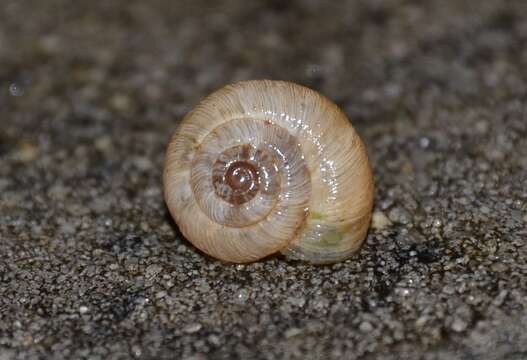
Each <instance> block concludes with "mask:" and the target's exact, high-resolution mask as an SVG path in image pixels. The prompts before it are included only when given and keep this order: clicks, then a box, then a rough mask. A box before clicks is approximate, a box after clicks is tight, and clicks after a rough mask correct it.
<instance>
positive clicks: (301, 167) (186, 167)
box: [163, 80, 373, 264]
mask: <svg viewBox="0 0 527 360" xmlns="http://www.w3.org/2000/svg"><path fill="white" fill-rule="evenodd" d="M163 181H164V194H165V200H166V203H167V205H168V208H169V210H170V213H171V214H172V216H173V217H174V219H175V221H176V223H177V224H178V226H179V229H180V231H181V232H182V234H183V235H184V236H185V237H186V238H187V239H188V240H190V241H191V242H192V243H193V244H194V245H195V246H196V247H198V248H199V249H201V250H202V251H204V252H205V253H207V254H209V255H211V256H213V257H216V258H219V259H222V260H225V261H229V262H239V263H242V262H250V261H255V260H258V259H261V258H263V257H266V256H268V255H270V254H273V253H275V252H279V251H280V252H282V253H283V254H285V255H286V256H287V257H289V258H294V259H301V260H305V261H308V262H311V263H315V264H321V263H332V262H337V261H341V260H344V259H346V258H348V257H349V256H350V255H351V254H353V253H354V252H355V251H356V250H357V249H358V248H359V247H360V245H361V243H362V242H363V241H364V238H365V236H366V233H367V230H368V226H369V222H370V218H371V211H372V203H373V181H372V173H371V169H370V166H369V163H368V157H367V154H366V151H365V147H364V144H363V143H362V141H361V140H360V138H359V136H358V135H357V133H356V132H355V130H354V129H353V127H352V126H351V124H350V122H349V121H348V119H347V118H346V116H345V115H344V113H343V112H342V111H340V109H339V108H338V107H337V106H336V105H335V104H334V103H333V102H331V101H330V100H328V99H327V98H325V97H323V96H322V95H320V94H318V93H317V92H315V91H313V90H310V89H308V88H306V87H303V86H300V85H296V84H293V83H289V82H284V81H270V80H253V81H243V82H238V83H235V84H233V85H228V86H226V87H224V88H222V89H220V90H218V91H216V92H214V93H213V94H211V95H210V96H208V97H207V98H205V99H204V100H202V101H201V103H200V104H199V105H197V106H196V107H195V108H194V109H193V110H192V111H191V112H190V113H188V114H187V115H186V116H185V118H184V119H183V121H182V122H181V124H180V125H179V127H178V128H177V130H176V132H175V133H174V135H173V136H172V139H171V141H170V144H169V145H168V149H167V154H166V162H165V169H164V176H163Z"/></svg>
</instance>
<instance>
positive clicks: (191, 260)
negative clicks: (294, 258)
mask: <svg viewBox="0 0 527 360" xmlns="http://www.w3.org/2000/svg"><path fill="white" fill-rule="evenodd" d="M526 45H527V2H526V1H523V0H517V1H503V0H485V1H468V0H466V1H459V0H433V1H426V2H419V1H405V0H387V1H380V0H375V1H369V0H363V1H331V2H328V1H323V0H306V1H276V0H269V1H260V2H258V1H250V2H249V1H242V0H240V1H235V0H231V1H214V2H213V1H208V0H202V1H195V0H194V1H183V0H181V1H168V0H167V1H161V0H156V1H129V0H111V1H104V2H103V1H81V0H79V1H75V2H71V1H66V0H46V1H39V0H34V1H26V0H16V1H15V0H3V1H2V2H1V3H0V108H1V113H0V124H1V125H0V240H1V241H0V254H1V259H0V295H1V296H0V350H1V351H0V359H1V360H8V359H66V358H68V359H106V358H111V359H127V358H138V359H172V358H176V359H186V360H191V359H192V360H198V359H199V360H203V359H278V358H284V359H341V358H345V359H393V360H395V359H426V360H434V359H438V360H439V359H454V360H455V359H467V360H468V359H510V360H512V359H514V360H521V359H527V332H526V331H525V328H526V324H527V260H526V259H527V246H525V240H526V239H527V113H526V111H527V96H526V95H527V50H526V49H527V46H526ZM248 78H275V79H286V80H291V81H296V82H299V83H302V84H305V85H307V86H310V87H312V88H315V89H317V90H319V91H321V92H322V93H324V94H326V95H328V96H329V97H330V98H332V99H334V100H335V101H336V102H337V103H338V104H339V105H340V106H341V107H342V108H343V109H344V111H345V112H346V113H347V114H348V115H349V116H350V117H351V118H352V120H353V123H354V125H355V127H356V128H357V130H358V131H359V132H360V134H361V136H362V137H363V139H364V141H365V143H366V144H367V147H368V151H369V154H370V157H371V160H372V164H373V167H374V172H375V182H376V203H375V222H374V224H373V228H372V230H371V231H370V234H369V236H368V239H367V242H366V244H365V246H364V247H363V248H362V251H361V252H360V253H359V254H357V255H356V256H355V257H353V258H352V259H351V260H348V261H346V262H344V263H340V264H336V265H332V266H323V267H315V266H308V265H305V264H302V263H296V262H289V263H288V262H286V261H285V260H284V259H283V258H281V257H278V256H277V257H271V258H269V259H266V260H265V261H261V262H258V263H254V264H250V265H228V264H224V263H221V262H218V261H215V260H213V259H210V258H208V257H206V256H204V255H202V254H201V253H199V252H198V251H197V250H196V249H194V248H193V247H192V246H191V245H190V244H189V243H188V242H187V241H185V240H184V239H182V238H181V235H180V234H179V233H178V231H177V228H176V226H175V225H174V223H173V221H172V220H171V219H170V217H169V215H168V213H167V210H166V208H165V206H164V203H163V199H162V191H161V184H160V183H161V181H160V178H161V169H162V163H163V158H164V149H165V146H166V144H167V142H168V139H169V136H170V133H171V132H172V131H173V130H174V127H175V125H176V123H177V121H178V119H180V118H181V116H182V115H183V114H185V112H186V111H188V110H189V109H190V108H192V106H193V105H194V104H195V103H196V102H197V101H198V100H199V99H200V98H201V97H203V96H204V95H206V94H207V93H209V92H210V91H211V90H213V89H216V88H218V87H221V86H223V85H224V84H226V83H230V82H232V81H235V80H238V79H248Z"/></svg>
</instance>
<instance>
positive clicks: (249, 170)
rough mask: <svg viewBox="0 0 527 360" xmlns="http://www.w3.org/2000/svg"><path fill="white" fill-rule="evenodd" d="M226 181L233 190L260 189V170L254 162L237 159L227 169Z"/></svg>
mask: <svg viewBox="0 0 527 360" xmlns="http://www.w3.org/2000/svg"><path fill="white" fill-rule="evenodd" d="M225 183H226V184H227V185H228V186H229V187H230V188H231V189H232V190H233V191H239V192H247V191H249V190H255V191H258V172H257V170H256V168H255V167H254V166H253V165H252V164H250V163H248V162H245V161H236V162H234V163H232V164H231V165H230V166H229V168H228V169H227V172H226V174H225Z"/></svg>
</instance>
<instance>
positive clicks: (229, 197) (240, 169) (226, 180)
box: [212, 145, 260, 205]
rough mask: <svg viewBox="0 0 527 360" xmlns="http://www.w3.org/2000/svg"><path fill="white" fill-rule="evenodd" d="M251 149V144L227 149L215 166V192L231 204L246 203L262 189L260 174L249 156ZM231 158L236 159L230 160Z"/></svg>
mask: <svg viewBox="0 0 527 360" xmlns="http://www.w3.org/2000/svg"><path fill="white" fill-rule="evenodd" d="M250 150H251V148H250V146H249V145H242V146H236V147H233V148H230V149H227V150H226V151H225V152H224V153H223V154H222V155H224V156H220V158H218V160H217V161H216V163H215V164H214V166H213V171H212V183H213V185H214V192H215V193H216V195H217V196H219V197H220V198H222V199H223V200H225V201H227V202H228V203H230V204H233V205H241V204H244V203H246V202H248V201H250V200H251V199H252V198H254V197H255V196H256V194H257V193H258V191H259V190H260V174H259V170H258V166H257V165H256V164H255V162H254V161H253V160H252V159H250V157H249V152H250ZM229 158H231V159H232V158H234V159H233V160H230V161H229V160H227V159H229Z"/></svg>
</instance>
